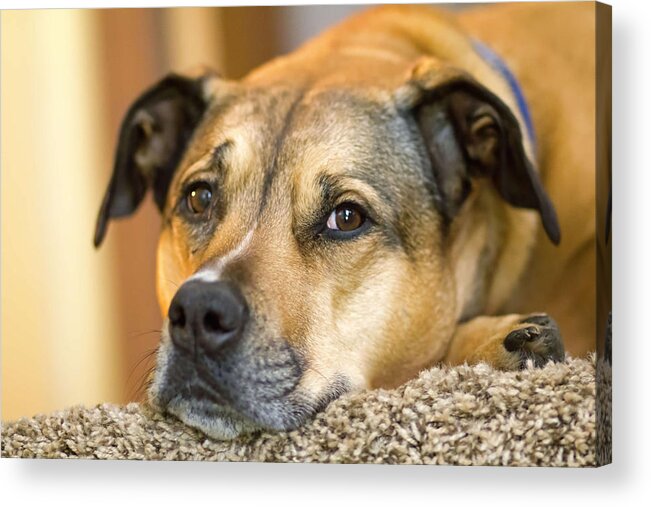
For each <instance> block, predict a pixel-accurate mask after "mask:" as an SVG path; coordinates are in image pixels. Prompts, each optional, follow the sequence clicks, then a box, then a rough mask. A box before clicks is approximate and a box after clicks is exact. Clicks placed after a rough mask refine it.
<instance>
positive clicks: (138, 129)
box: [94, 73, 217, 247]
mask: <svg viewBox="0 0 651 507" xmlns="http://www.w3.org/2000/svg"><path fill="white" fill-rule="evenodd" d="M216 77H217V76H216V75H215V74H212V73H205V74H203V75H202V76H201V77H198V78H196V79H192V78H187V77H183V76H180V75H176V74H170V75H168V76H167V77H165V78H164V79H163V80H162V81H160V82H159V83H157V84H156V85H154V86H153V87H152V88H150V89H148V90H147V91H145V92H144V93H143V94H142V95H141V96H140V97H139V98H138V99H137V100H136V101H135V102H134V104H133V105H132V106H131V108H129V111H128V112H127V114H126V116H125V118H124V120H123V121H122V126H121V127H120V135H119V139H118V147H117V151H116V155H115V163H114V166H113V175H112V176H111V181H110V182H109V185H108V188H107V189H106V194H105V195H104V200H103V201H102V206H101V208H100V210H99V215H98V217H97V225H96V228H95V238H94V243H95V246H96V247H97V246H99V245H100V244H101V243H102V240H103V239H104V235H105V234H106V227H107V225H108V221H109V219H111V218H118V217H124V216H127V215H130V214H132V213H133V212H134V211H135V210H136V208H137V207H138V205H139V204H140V203H141V202H142V200H143V198H144V196H145V194H146V192H147V189H148V188H151V189H152V190H153V194H154V201H155V202H156V205H157V206H158V209H159V210H161V211H162V209H163V207H164V205H165V198H166V196H167V189H168V187H169V184H170V181H171V180H172V176H173V174H174V171H175V170H176V166H177V164H178V163H179V161H180V159H181V156H182V155H183V152H184V150H185V147H186V145H187V144H188V141H189V140H190V137H191V135H192V133H193V132H194V129H195V128H196V126H197V125H198V123H199V121H200V120H201V118H202V117H203V114H204V112H205V111H206V109H207V108H208V104H209V100H208V94H207V92H206V90H207V88H208V87H207V86H206V85H207V81H209V80H212V79H216Z"/></svg>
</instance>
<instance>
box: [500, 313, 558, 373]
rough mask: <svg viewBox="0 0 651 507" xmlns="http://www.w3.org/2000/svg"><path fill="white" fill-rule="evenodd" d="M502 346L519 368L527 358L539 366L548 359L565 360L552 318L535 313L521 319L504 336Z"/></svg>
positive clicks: (525, 362)
mask: <svg viewBox="0 0 651 507" xmlns="http://www.w3.org/2000/svg"><path fill="white" fill-rule="evenodd" d="M504 348H505V349H506V350H507V351H508V352H509V353H510V354H511V356H512V358H513V359H515V360H517V364H518V366H519V368H520V369H523V368H525V367H526V365H527V361H528V360H529V359H531V360H532V362H533V364H534V366H536V367H537V368H540V367H542V366H544V365H545V364H547V363H548V362H549V361H553V362H562V361H564V360H565V349H564V347H563V339H562V338H561V333H560V331H559V330H558V326H557V325H556V322H554V319H552V318H551V317H550V316H549V315H547V314H544V313H543V314H536V315H531V316H529V317H526V318H525V319H522V320H521V321H520V323H519V325H518V327H517V328H516V329H514V330H513V331H511V332H510V333H509V334H508V335H507V336H506V338H504Z"/></svg>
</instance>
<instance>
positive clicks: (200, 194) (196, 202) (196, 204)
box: [185, 182, 212, 215]
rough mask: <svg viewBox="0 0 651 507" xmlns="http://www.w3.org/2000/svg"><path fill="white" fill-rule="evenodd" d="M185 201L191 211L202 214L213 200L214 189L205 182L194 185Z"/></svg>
mask: <svg viewBox="0 0 651 507" xmlns="http://www.w3.org/2000/svg"><path fill="white" fill-rule="evenodd" d="M185 202H186V204H187V206H188V210H190V212H191V213H194V214H196V215H200V214H201V213H203V212H204V211H206V210H207V209H208V207H209V206H210V203H211V202H212V189H211V188H210V185H209V184H208V183H205V182H199V183H197V184H195V185H193V186H192V187H191V188H190V189H189V190H188V193H187V194H186V196H185Z"/></svg>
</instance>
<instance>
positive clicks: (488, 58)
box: [472, 39, 536, 150]
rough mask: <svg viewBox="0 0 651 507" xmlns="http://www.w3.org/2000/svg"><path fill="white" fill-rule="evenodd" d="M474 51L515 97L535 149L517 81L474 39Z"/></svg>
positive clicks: (527, 111)
mask: <svg viewBox="0 0 651 507" xmlns="http://www.w3.org/2000/svg"><path fill="white" fill-rule="evenodd" d="M472 44H473V46H474V47H475V51H477V53H478V54H479V56H481V57H482V58H483V59H484V60H485V61H486V62H487V63H488V64H489V65H490V66H491V67H493V69H495V70H496V71H497V72H499V74H500V75H501V76H502V77H503V78H504V79H505V80H506V82H507V83H508V85H509V88H511V92H512V93H513V95H514V96H515V100H516V101H517V103H518V109H520V114H522V118H523V120H524V123H525V125H526V127H527V133H528V134H529V139H530V140H531V145H532V148H534V150H535V147H536V134H535V132H534V129H533V122H532V121H531V113H530V112H529V107H528V106H527V101H526V100H525V98H524V93H523V92H522V88H520V85H519V84H518V80H517V79H516V78H515V76H514V75H513V73H512V72H511V70H510V69H509V68H508V66H507V65H506V63H505V62H504V60H502V59H501V58H500V57H499V55H498V54H497V53H495V52H494V51H493V50H492V49H490V48H489V47H488V46H486V45H485V44H483V43H482V42H479V41H478V40H476V39H473V41H472Z"/></svg>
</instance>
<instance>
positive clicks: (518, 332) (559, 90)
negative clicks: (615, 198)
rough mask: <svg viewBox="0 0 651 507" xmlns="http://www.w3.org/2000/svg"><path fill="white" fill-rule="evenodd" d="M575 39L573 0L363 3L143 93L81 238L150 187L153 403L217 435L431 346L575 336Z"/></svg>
mask: <svg viewBox="0 0 651 507" xmlns="http://www.w3.org/2000/svg"><path fill="white" fill-rule="evenodd" d="M592 40H594V7H593V6H592V5H591V4H579V3H576V4H555V3H552V4H533V5H527V4H513V5H501V6H492V7H490V8H482V9H478V10H471V11H469V12H466V13H463V14H461V15H459V16H458V17H453V16H452V15H451V14H449V13H447V12H446V11H441V10H436V9H434V8H431V7H427V6H407V5H403V6H382V7H378V8H374V9H371V10H369V11H365V12H363V13H361V14H358V15H356V16H353V17H352V18H350V19H348V20H346V21H344V22H343V23H342V24H340V25H338V26H336V27H334V28H332V29H330V30H328V31H326V32H325V33H324V34H322V35H321V36H319V37H317V38H316V39H314V40H312V41H310V42H308V43H306V44H305V45H304V46H302V47H300V48H299V49H298V50H296V51H295V52H293V53H291V54H289V55H287V56H283V57H280V58H277V59H274V60H272V61H270V62H269V63H267V64H265V65H263V66H262V67H260V68H258V69H256V70H254V71H252V72H251V73H250V74H249V75H248V76H246V77H245V78H243V79H242V80H241V81H237V82H236V81H230V80H227V79H223V78H221V77H219V76H218V75H217V74H215V73H213V72H211V71H209V70H207V69H200V70H198V71H195V72H193V73H190V74H188V75H179V74H172V75H169V76H167V77H166V78H164V79H163V80H162V81H161V82H159V83H158V84H156V85H155V86H153V87H152V88H150V89H149V90H147V91H146V92H145V93H144V94H143V95H141V96H140V97H139V98H138V99H137V100H136V101H135V103H134V104H133V105H132V106H131V108H130V109H129V111H128V112H127V114H126V117H125V119H124V121H123V123H122V126H121V129H120V134H119V140H118V148H117V154H116V160H115V165H114V172H113V175H112V177H111V180H110V183H109V186H108V189H107V191H106V195H105V197H104V200H103V203H102V205H101V209H100V212H99V217H98V220H97V228H96V233H95V245H96V246H99V244H100V243H101V242H102V239H103V238H104V236H105V233H106V229H107V224H108V221H109V220H110V219H115V218H118V217H124V216H127V215H130V214H132V213H133V212H134V210H136V208H137V207H138V205H139V203H140V202H141V201H142V200H143V198H144V196H145V195H146V193H147V192H148V190H149V189H151V191H152V193H153V198H154V200H155V202H156V205H157V206H158V208H159V210H160V212H161V215H162V230H161V234H160V241H159V246H158V251H157V296H158V302H159V305H160V309H161V312H162V314H163V315H164V316H166V318H165V321H164V326H163V327H164V329H163V331H162V336H161V341H160V346H159V349H158V354H157V366H156V369H155V372H154V374H153V378H152V379H151V385H150V389H149V398H150V401H151V403H152V404H153V405H154V406H155V407H157V408H158V409H160V410H162V411H165V412H167V413H170V414H173V415H175V416H177V417H178V418H180V419H181V420H182V421H184V422H185V423H186V424H188V425H190V426H193V427H196V428H198V429H200V430H201V431H203V432H204V433H206V434H207V435H209V436H211V437H214V438H218V439H230V438H234V437H236V436H238V435H240V434H242V433H246V432H250V431H256V430H259V429H269V430H288V429H292V428H296V427H298V426H300V425H301V424H302V423H304V422H305V421H306V420H308V419H310V418H311V417H313V416H314V414H316V413H317V412H319V411H320V410H322V409H323V408H324V407H326V406H327V405H328V404H329V403H330V402H331V401H332V400H334V399H336V398H337V397H339V396H341V395H342V394H344V393H348V392H353V391H358V390H362V389H369V388H370V389H373V388H379V387H386V388H391V387H394V386H398V385H400V384H402V383H404V382H405V381H407V380H408V379H410V378H413V377H414V376H415V375H417V374H418V372H419V371H421V370H423V369H425V368H427V367H430V366H432V365H434V364H437V363H444V364H450V365H457V364H463V363H470V364H473V363H478V362H485V363H488V364H490V365H492V366H493V367H495V368H499V369H503V370H517V369H521V368H524V367H527V366H529V367H530V366H534V367H540V366H543V365H544V364H546V363H547V362H548V361H563V360H564V359H565V353H566V351H567V352H568V353H570V354H572V355H583V354H586V353H587V352H589V351H590V350H593V349H594V333H595V330H594V326H595V324H594V321H595V318H594V317H595V308H594V307H595V304H594V301H595V289H594V286H593V279H594V273H595V251H594V239H595V228H594V216H593V215H594V177H595V176H594V174H595V168H594V157H595V156H594V153H595V149H594V141H593V137H594V134H593V133H594V110H593V107H594V55H593V53H594V52H593V51H592V52H591V46H590V44H589V43H587V42H588V41H592ZM516 76H517V77H516ZM561 228H562V229H563V239H562V241H561ZM560 329H562V331H563V335H564V337H565V340H563V339H562V338H561V332H560Z"/></svg>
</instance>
